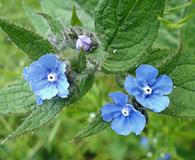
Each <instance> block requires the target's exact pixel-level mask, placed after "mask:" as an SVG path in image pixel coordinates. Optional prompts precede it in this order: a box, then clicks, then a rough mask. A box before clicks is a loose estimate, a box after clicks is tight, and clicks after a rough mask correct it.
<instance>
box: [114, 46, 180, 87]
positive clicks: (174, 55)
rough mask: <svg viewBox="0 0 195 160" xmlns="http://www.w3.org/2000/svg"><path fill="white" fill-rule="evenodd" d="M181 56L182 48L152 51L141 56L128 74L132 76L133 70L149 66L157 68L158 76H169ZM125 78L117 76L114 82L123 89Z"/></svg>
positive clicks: (120, 75) (122, 75) (123, 75)
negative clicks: (143, 65) (145, 65)
mask: <svg viewBox="0 0 195 160" xmlns="http://www.w3.org/2000/svg"><path fill="white" fill-rule="evenodd" d="M182 54H183V50H182V47H181V48H180V49H177V50H176V49H152V50H149V51H148V52H147V53H145V54H144V55H143V57H142V58H141V59H140V60H139V63H138V64H137V66H136V67H135V68H131V69H130V73H132V74H134V73H135V69H136V68H137V67H138V66H140V65H142V64H150V65H153V66H155V67H156V68H158V70H159V74H170V73H171V72H172V71H173V70H174V69H175V68H176V66H177V65H178V63H179V61H180V58H181V55H182ZM126 76H127V73H125V74H118V75H117V76H116V82H117V84H118V85H119V87H121V88H124V81H125V78H126Z"/></svg>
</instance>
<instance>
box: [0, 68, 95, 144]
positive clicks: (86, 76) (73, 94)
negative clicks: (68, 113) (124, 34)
mask: <svg viewBox="0 0 195 160" xmlns="http://www.w3.org/2000/svg"><path fill="white" fill-rule="evenodd" d="M93 82H94V74H93V73H89V71H86V72H83V73H81V74H79V75H77V79H76V82H74V85H73V86H72V88H71V91H70V95H69V97H68V98H67V99H61V98H58V97H55V98H53V99H52V100H48V101H46V102H44V104H43V105H42V106H39V107H37V108H36V109H35V110H34V111H33V112H32V113H31V114H30V115H29V116H28V117H27V118H26V119H25V121H24V122H23V123H22V124H21V126H19V127H18V128H17V129H16V130H15V131H14V132H13V133H11V134H10V135H8V136H7V137H6V138H5V139H4V140H3V141H2V144H4V143H6V142H8V141H11V140H14V139H15V138H16V137H18V136H22V135H24V134H25V133H28V132H31V131H34V130H36V129H38V128H41V127H43V126H45V125H47V124H48V123H49V122H50V121H51V120H53V119H54V118H55V117H56V115H57V114H59V112H60V111H61V109H62V108H64V107H66V106H67V105H69V104H71V103H74V102H76V101H78V100H79V99H80V98H81V97H82V96H84V95H85V94H86V93H87V92H88V91H89V89H91V87H92V85H93Z"/></svg>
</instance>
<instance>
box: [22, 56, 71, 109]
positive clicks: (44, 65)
mask: <svg viewBox="0 0 195 160" xmlns="http://www.w3.org/2000/svg"><path fill="white" fill-rule="evenodd" d="M65 72H66V64H65V63H64V62H63V61H60V60H58V58H57V56H56V55H54V54H46V55H44V56H42V57H40V58H39V60H38V61H35V62H33V63H32V64H31V65H30V66H29V67H26V68H25V69H24V72H23V76H24V79H25V80H26V81H27V82H28V83H29V84H30V87H31V89H32V91H33V92H34V93H35V95H36V96H37V98H36V102H37V105H41V104H42V103H43V100H46V99H51V98H53V97H55V96H57V95H58V96H59V97H61V98H66V97H68V94H69V90H68V88H69V83H68V80H67V77H66V75H65Z"/></svg>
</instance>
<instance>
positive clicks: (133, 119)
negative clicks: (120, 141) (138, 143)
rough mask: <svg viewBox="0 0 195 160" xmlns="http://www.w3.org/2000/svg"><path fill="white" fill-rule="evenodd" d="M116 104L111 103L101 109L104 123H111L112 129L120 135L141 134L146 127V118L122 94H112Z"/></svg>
mask: <svg viewBox="0 0 195 160" xmlns="http://www.w3.org/2000/svg"><path fill="white" fill-rule="evenodd" d="M109 96H110V97H111V98H112V100H113V102H114V103H109V104H106V105H104V106H103V107H102V108H101V115H102V118H103V120H104V121H106V122H111V128H112V129H113V130H114V131H115V132H116V133H118V134H119V135H124V136H126V135H129V134H130V133H131V132H134V133H135V134H136V135H138V134H140V133H141V132H142V131H143V129H144V127H145V125H146V118H145V116H144V115H142V114H141V113H140V112H139V111H137V110H136V109H135V108H134V107H133V106H132V105H131V104H129V103H128V96H127V95H126V94H123V93H121V92H114V93H110V94H109Z"/></svg>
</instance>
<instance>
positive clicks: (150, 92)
mask: <svg viewBox="0 0 195 160" xmlns="http://www.w3.org/2000/svg"><path fill="white" fill-rule="evenodd" d="M143 91H144V94H146V95H150V94H152V88H150V87H149V86H145V87H143Z"/></svg>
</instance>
